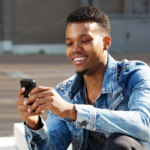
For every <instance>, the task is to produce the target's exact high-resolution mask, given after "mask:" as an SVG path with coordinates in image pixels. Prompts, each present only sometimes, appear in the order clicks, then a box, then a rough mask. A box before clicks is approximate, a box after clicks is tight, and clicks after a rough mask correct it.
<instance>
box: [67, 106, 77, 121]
mask: <svg viewBox="0 0 150 150" xmlns="http://www.w3.org/2000/svg"><path fill="white" fill-rule="evenodd" d="M68 118H70V119H72V120H76V119H77V110H76V108H75V104H71V109H70V111H69V113H68Z"/></svg>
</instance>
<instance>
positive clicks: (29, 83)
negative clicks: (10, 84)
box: [20, 79, 36, 98]
mask: <svg viewBox="0 0 150 150" xmlns="http://www.w3.org/2000/svg"><path fill="white" fill-rule="evenodd" d="M20 84H21V87H25V88H26V90H25V92H24V93H23V97H26V98H28V95H29V93H30V91H31V90H32V89H34V88H35V87H36V82H35V80H33V79H22V80H21V81H20Z"/></svg>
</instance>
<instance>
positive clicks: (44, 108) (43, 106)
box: [36, 103, 50, 114]
mask: <svg viewBox="0 0 150 150" xmlns="http://www.w3.org/2000/svg"><path fill="white" fill-rule="evenodd" d="M49 105H50V103H45V104H42V105H40V106H39V107H38V108H37V109H36V113H37V114H39V113H41V112H42V111H43V110H49V107H48V106H49Z"/></svg>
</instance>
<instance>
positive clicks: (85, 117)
mask: <svg viewBox="0 0 150 150" xmlns="http://www.w3.org/2000/svg"><path fill="white" fill-rule="evenodd" d="M142 67H143V66H138V67H137V66H136V65H133V66H131V68H127V70H126V71H125V75H126V77H125V79H126V82H125V84H126V85H125V86H126V88H127V89H128V92H130V97H129V103H128V108H129V111H111V110H108V109H99V108H94V107H93V106H90V105H79V104H76V105H75V106H76V110H77V120H76V122H75V124H76V127H78V128H86V129H89V130H93V131H99V132H103V133H110V134H111V133H123V134H127V135H130V136H132V137H134V138H137V139H139V140H142V141H149V140H150V124H149V122H150V77H149V76H150V71H149V68H148V67H143V68H142ZM139 68H140V69H139ZM132 69H133V71H132ZM127 74H128V75H127ZM127 82H128V83H127ZM131 83H132V85H131ZM129 88H130V89H129ZM83 121H86V124H85V123H84V124H83Z"/></svg>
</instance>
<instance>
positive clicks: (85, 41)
mask: <svg viewBox="0 0 150 150" xmlns="http://www.w3.org/2000/svg"><path fill="white" fill-rule="evenodd" d="M90 41H92V39H89V40H82V43H87V42H90Z"/></svg>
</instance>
